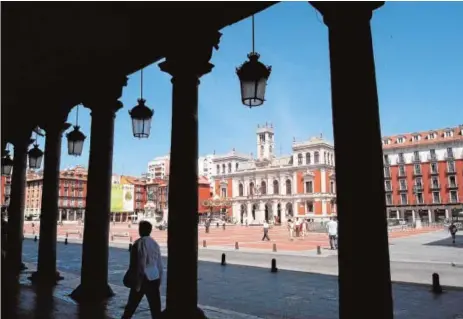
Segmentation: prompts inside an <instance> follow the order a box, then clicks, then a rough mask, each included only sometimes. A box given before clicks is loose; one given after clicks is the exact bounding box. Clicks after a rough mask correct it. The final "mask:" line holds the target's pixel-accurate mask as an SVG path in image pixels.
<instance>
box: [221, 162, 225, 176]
mask: <svg viewBox="0 0 463 319" xmlns="http://www.w3.org/2000/svg"><path fill="white" fill-rule="evenodd" d="M222 174H225V164H222Z"/></svg>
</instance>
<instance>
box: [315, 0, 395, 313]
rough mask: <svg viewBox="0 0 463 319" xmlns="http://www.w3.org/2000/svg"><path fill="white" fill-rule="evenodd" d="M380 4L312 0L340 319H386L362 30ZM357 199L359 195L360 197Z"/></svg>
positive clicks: (375, 144)
mask: <svg viewBox="0 0 463 319" xmlns="http://www.w3.org/2000/svg"><path fill="white" fill-rule="evenodd" d="M382 4H383V2H355V3H351V2H349V3H348V2H345V3H341V2H338V3H336V2H312V5H313V6H315V8H317V9H318V10H319V11H320V12H321V13H322V14H323V17H324V21H325V24H326V25H327V26H328V29H329V46H330V65H331V95H332V108H333V129H334V144H335V152H336V153H335V154H336V181H337V206H338V218H339V257H338V258H339V303H340V304H339V314H340V318H369V317H372V316H373V317H375V318H384V319H386V318H387V319H389V318H393V303H392V291H391V276H390V265H389V247H388V233H387V222H386V202H385V195H384V175H383V159H382V145H381V131H380V121H379V109H378V94H377V89H376V77H375V64H374V57H373V46H372V37H371V28H370V19H371V16H372V12H373V10H374V9H376V8H378V7H380V6H381V5H382ZM360 198H362V199H364V200H360Z"/></svg>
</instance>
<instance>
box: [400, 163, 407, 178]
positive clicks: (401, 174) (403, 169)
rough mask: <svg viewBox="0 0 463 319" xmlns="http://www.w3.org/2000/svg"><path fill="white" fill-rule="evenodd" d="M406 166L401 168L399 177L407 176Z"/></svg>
mask: <svg viewBox="0 0 463 319" xmlns="http://www.w3.org/2000/svg"><path fill="white" fill-rule="evenodd" d="M405 175H406V174H405V166H403V165H401V166H399V176H405Z"/></svg>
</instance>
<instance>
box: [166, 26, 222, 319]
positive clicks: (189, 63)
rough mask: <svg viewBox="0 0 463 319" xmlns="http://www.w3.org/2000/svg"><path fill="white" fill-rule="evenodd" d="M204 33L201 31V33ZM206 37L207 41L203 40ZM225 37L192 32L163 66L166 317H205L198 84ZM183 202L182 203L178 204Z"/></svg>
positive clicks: (170, 51) (171, 49)
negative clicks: (167, 121)
mask: <svg viewBox="0 0 463 319" xmlns="http://www.w3.org/2000/svg"><path fill="white" fill-rule="evenodd" d="M196 31H198V30H196ZM200 36H204V37H207V38H202V39H199V38H198V37H200ZM219 39H220V33H218V32H214V33H213V34H209V35H208V36H206V35H205V33H204V32H192V33H190V32H188V35H186V36H185V35H182V36H181V38H180V39H176V40H175V41H178V42H175V43H171V47H169V48H168V49H167V50H166V51H167V52H166V61H165V62H163V63H161V64H160V65H159V66H160V68H161V70H162V71H164V72H167V73H169V74H170V75H171V76H172V88H173V89H172V129H171V131H172V133H171V134H172V135H171V151H170V177H169V192H168V207H169V218H168V236H167V244H168V263H167V267H168V271H167V273H168V277H167V296H166V297H167V300H166V309H165V316H166V317H167V318H200V317H202V316H203V314H202V311H201V310H200V309H199V308H198V305H197V304H198V292H197V287H198V265H197V263H198V224H197V213H198V85H199V78H200V77H201V76H202V75H204V74H206V73H209V72H210V71H211V70H212V68H213V65H212V64H211V63H209V60H210V58H211V56H212V49H213V47H214V46H217V44H218V41H219ZM178 198H182V200H178Z"/></svg>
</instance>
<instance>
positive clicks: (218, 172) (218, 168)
mask: <svg viewBox="0 0 463 319" xmlns="http://www.w3.org/2000/svg"><path fill="white" fill-rule="evenodd" d="M219 174H220V165H218V164H217V175H219Z"/></svg>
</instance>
